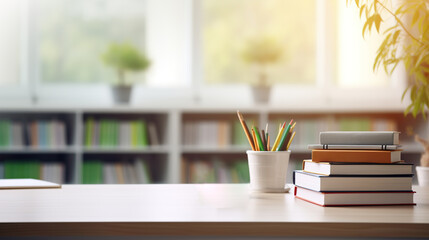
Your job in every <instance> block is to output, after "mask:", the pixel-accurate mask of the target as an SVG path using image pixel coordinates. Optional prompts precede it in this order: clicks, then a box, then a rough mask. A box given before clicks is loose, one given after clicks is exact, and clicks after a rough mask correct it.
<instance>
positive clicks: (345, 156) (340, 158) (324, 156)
mask: <svg viewBox="0 0 429 240" xmlns="http://www.w3.org/2000/svg"><path fill="white" fill-rule="evenodd" d="M393 152H399V151H375V150H374V151H371V150H369V151H365V150H312V151H311V155H312V160H313V162H363V163H365V162H367V163H391V162H397V161H400V157H399V159H396V158H395V157H393V156H392V155H393V154H392V153H393ZM399 154H400V152H399Z"/></svg>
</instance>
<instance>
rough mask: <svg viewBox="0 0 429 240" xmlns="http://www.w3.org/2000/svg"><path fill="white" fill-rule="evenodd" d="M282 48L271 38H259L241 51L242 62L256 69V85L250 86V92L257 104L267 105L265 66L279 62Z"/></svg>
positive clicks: (268, 90) (269, 88)
mask: <svg viewBox="0 0 429 240" xmlns="http://www.w3.org/2000/svg"><path fill="white" fill-rule="evenodd" d="M282 55H283V48H282V46H281V45H280V44H279V43H278V41H276V40H275V39H273V38H270V37H267V36H260V37H257V38H254V39H251V40H249V41H248V42H247V44H246V45H245V48H244V50H243V54H242V57H243V60H244V61H245V62H247V63H250V64H255V65H256V66H257V68H258V79H257V83H256V84H254V85H252V92H253V96H254V98H255V102H257V103H267V102H268V100H269V96H270V91H271V84H270V82H269V80H268V73H267V66H268V65H271V64H274V63H276V62H278V61H279V60H280V58H281V57H282Z"/></svg>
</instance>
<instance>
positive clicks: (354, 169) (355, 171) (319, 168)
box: [302, 160, 413, 175]
mask: <svg viewBox="0 0 429 240" xmlns="http://www.w3.org/2000/svg"><path fill="white" fill-rule="evenodd" d="M302 169H303V170H304V171H305V172H311V173H316V174H321V175H411V174H413V164H407V163H403V162H401V163H341V162H313V161H311V160H304V161H303V163H302Z"/></svg>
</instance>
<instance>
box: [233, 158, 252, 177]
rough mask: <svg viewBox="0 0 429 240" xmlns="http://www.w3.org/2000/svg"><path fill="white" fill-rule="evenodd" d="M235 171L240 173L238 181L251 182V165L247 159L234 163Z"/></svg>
mask: <svg viewBox="0 0 429 240" xmlns="http://www.w3.org/2000/svg"><path fill="white" fill-rule="evenodd" d="M233 170H234V171H236V173H237V175H238V181H239V182H240V183H249V182H250V176H249V165H248V164H247V161H243V160H241V161H237V162H236V163H235V164H234V168H233Z"/></svg>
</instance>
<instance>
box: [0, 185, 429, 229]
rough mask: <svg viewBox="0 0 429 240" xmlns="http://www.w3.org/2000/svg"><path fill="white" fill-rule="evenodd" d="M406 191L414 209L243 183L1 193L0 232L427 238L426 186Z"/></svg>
mask: <svg viewBox="0 0 429 240" xmlns="http://www.w3.org/2000/svg"><path fill="white" fill-rule="evenodd" d="M413 189H414V190H415V191H416V192H417V193H416V194H415V196H414V200H415V202H416V203H417V205H416V206H366V207H325V208H324V207H320V206H317V205H313V204H311V203H308V202H305V201H302V200H300V199H296V198H294V196H293V193H292V192H293V188H292V190H291V192H290V193H286V194H284V193H252V192H250V191H249V186H248V184H146V185H145V184H142V185H63V186H62V188H61V189H22V190H1V191H0V209H1V214H0V236H12V235H15V236H43V235H50V236H83V235H86V236H136V235H153V236H161V235H162V236H177V235H182V236H203V235H204V236H310V237H311V236H313V237H314V236H321V237H329V236H330V237H333V236H358V237H364V236H367V237H429V194H428V192H429V188H423V187H418V186H415V187H413ZM310 229H311V231H309V230H310Z"/></svg>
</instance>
